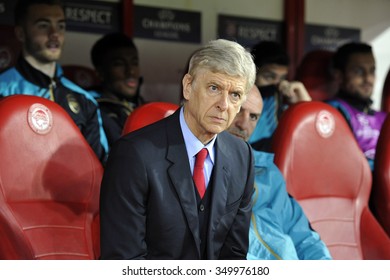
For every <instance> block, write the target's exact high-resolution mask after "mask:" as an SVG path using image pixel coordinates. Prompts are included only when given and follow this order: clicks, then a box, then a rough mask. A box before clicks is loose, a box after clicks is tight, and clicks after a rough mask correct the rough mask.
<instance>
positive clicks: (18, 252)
mask: <svg viewBox="0 0 390 280" xmlns="http://www.w3.org/2000/svg"><path fill="white" fill-rule="evenodd" d="M0 127H1V129H0V155H1V157H0V244H1V246H0V259H96V258H98V257H99V255H100V252H99V221H98V211H99V192H100V182H101V178H102V174H103V168H102V166H101V164H100V162H99V159H98V158H97V157H96V155H95V153H94V152H93V150H92V149H91V148H90V146H89V145H88V143H87V141H86V140H85V139H84V137H83V136H82V134H81V133H80V130H79V129H78V127H77V126H76V125H75V123H74V122H73V120H72V119H71V118H70V116H69V115H68V114H67V113H66V112H65V110H63V108H62V107H60V106H59V105H58V104H56V103H54V102H52V101H50V100H47V99H43V98H40V97H36V96H28V95H14V96H10V97H6V98H3V99H1V100H0Z"/></svg>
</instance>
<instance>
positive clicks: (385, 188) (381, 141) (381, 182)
mask: <svg viewBox="0 0 390 280" xmlns="http://www.w3.org/2000/svg"><path fill="white" fill-rule="evenodd" d="M389 143H390V115H388V116H387V117H386V120H385V122H384V123H383V125H382V129H381V132H380V135H379V138H378V143H377V146H376V153H375V155H376V156H375V169H374V184H373V188H372V191H371V198H370V206H371V209H372V211H373V213H374V215H375V217H376V218H377V220H378V221H379V223H380V224H381V225H382V227H383V228H384V230H385V231H386V232H387V235H388V236H390V146H389Z"/></svg>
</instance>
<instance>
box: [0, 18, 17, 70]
mask: <svg viewBox="0 0 390 280" xmlns="http://www.w3.org/2000/svg"><path fill="white" fill-rule="evenodd" d="M0 38H1V41H0V72H2V71H4V70H6V69H8V68H10V67H12V66H14V65H15V63H16V60H17V58H18V56H19V53H20V50H21V44H20V42H19V41H18V40H17V39H16V37H15V31H14V27H13V26H7V25H0Z"/></svg>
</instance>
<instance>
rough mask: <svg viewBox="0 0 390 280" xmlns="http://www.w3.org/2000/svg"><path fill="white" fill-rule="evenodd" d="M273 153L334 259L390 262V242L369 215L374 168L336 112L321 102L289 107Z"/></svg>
mask: <svg viewBox="0 0 390 280" xmlns="http://www.w3.org/2000/svg"><path fill="white" fill-rule="evenodd" d="M273 149H274V151H275V163H276V164H277V166H278V167H279V168H280V170H281V171H282V173H283V175H284V177H285V179H286V183H287V190H288V192H289V193H290V194H291V195H292V196H293V197H295V198H296V199H297V200H298V202H299V203H300V205H301V206H302V207H303V209H304V211H305V213H306V215H307V217H308V219H309V221H310V222H311V225H312V227H313V228H314V229H315V230H316V231H317V232H318V233H319V234H320V236H321V238H322V239H323V240H324V242H325V244H326V245H327V246H328V248H329V250H330V252H331V254H332V256H333V258H335V259H371V258H374V259H382V258H383V259H388V258H390V240H389V238H388V237H387V236H386V234H385V232H384V231H383V229H382V228H381V227H380V225H379V224H378V222H377V221H376V220H375V218H374V217H373V215H372V214H371V212H370V210H369V209H368V199H369V195H370V191H371V181H372V176H371V171H370V168H369V165H368V162H367V160H366V158H365V157H364V155H363V153H362V151H361V150H360V148H359V146H358V144H357V142H356V140H355V138H354V136H353V134H352V132H351V129H350V128H349V126H348V124H347V123H346V121H345V119H344V118H343V117H342V115H341V114H340V113H339V112H338V111H337V110H336V109H334V108H333V107H331V106H330V105H328V104H325V103H323V102H319V101H312V102H302V103H297V104H295V105H293V106H291V107H289V109H287V110H286V111H285V112H284V114H283V115H282V118H281V119H280V122H279V125H278V128H277V129H276V131H275V134H274V138H273Z"/></svg>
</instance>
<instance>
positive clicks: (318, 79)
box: [296, 50, 336, 101]
mask: <svg viewBox="0 0 390 280" xmlns="http://www.w3.org/2000/svg"><path fill="white" fill-rule="evenodd" d="M332 56H333V52H332V51H327V50H314V51H311V52H308V53H307V54H306V55H305V56H304V57H303V59H302V61H301V63H300V64H299V66H298V68H297V72H296V79H297V80H298V81H301V82H302V83H303V84H304V85H305V87H306V89H307V91H308V92H309V94H310V96H311V98H312V99H313V100H319V101H323V100H326V99H329V98H331V97H332V96H333V95H334V94H335V93H336V87H335V83H334V82H333V81H332V77H331V60H332Z"/></svg>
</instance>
